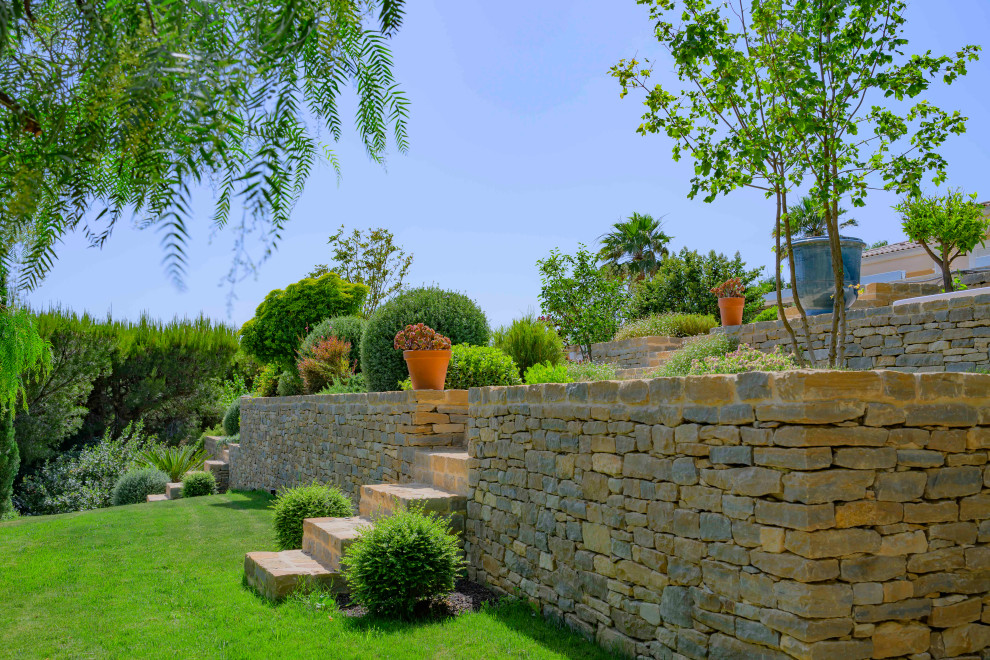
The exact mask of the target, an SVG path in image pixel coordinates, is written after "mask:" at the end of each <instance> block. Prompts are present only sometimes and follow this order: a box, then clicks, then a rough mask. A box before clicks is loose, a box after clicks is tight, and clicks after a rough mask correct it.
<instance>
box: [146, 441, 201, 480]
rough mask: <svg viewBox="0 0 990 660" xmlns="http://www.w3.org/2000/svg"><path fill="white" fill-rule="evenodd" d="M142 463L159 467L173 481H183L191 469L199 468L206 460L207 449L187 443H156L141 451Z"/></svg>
mask: <svg viewBox="0 0 990 660" xmlns="http://www.w3.org/2000/svg"><path fill="white" fill-rule="evenodd" d="M140 460H141V463H142V464H144V465H146V466H148V467H153V468H158V469H159V470H161V471H162V472H164V473H165V474H167V475H168V478H169V479H170V480H172V481H181V480H182V475H184V474H185V473H186V472H188V471H189V470H198V469H200V468H202V467H203V461H205V460H206V451H205V450H203V449H197V448H196V447H193V446H190V445H187V446H185V447H162V446H159V445H155V446H153V447H150V448H148V449H145V450H144V451H142V452H141V456H140Z"/></svg>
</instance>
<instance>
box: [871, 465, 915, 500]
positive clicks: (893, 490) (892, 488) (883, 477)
mask: <svg viewBox="0 0 990 660" xmlns="http://www.w3.org/2000/svg"><path fill="white" fill-rule="evenodd" d="M927 483H928V477H927V475H925V474H924V473H922V472H882V473H880V474H878V475H877V479H876V486H875V487H874V490H875V491H876V494H877V499H878V500H880V501H884V502H910V501H911V500H916V499H919V498H920V497H921V496H922V494H923V493H924V492H925V486H926V484H927Z"/></svg>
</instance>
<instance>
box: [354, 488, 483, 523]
mask: <svg viewBox="0 0 990 660" xmlns="http://www.w3.org/2000/svg"><path fill="white" fill-rule="evenodd" d="M412 504H416V505H417V506H420V505H421V506H422V507H423V512H424V513H429V512H431V511H432V512H436V513H438V514H440V515H443V516H448V517H449V518H450V520H451V528H452V529H453V530H454V531H457V532H463V531H464V518H465V513H466V511H467V497H465V496H464V495H458V494H456V493H451V492H449V491H446V490H441V489H439V488H436V487H435V486H433V485H430V484H421V483H411V484H374V485H368V486H361V502H360V504H359V505H358V512H359V513H360V514H361V515H362V516H366V517H372V516H388V515H391V514H392V513H394V512H395V511H396V510H398V509H399V508H402V507H406V508H408V507H409V506H410V505H412Z"/></svg>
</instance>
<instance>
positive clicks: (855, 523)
mask: <svg viewBox="0 0 990 660" xmlns="http://www.w3.org/2000/svg"><path fill="white" fill-rule="evenodd" d="M903 519H904V505H903V504H901V503H900V502H877V501H875V500H860V501H858V502H844V503H841V504H837V505H836V506H835V525H836V527H840V528H846V527H873V526H876V525H892V524H894V523H898V522H900V521H901V520H903Z"/></svg>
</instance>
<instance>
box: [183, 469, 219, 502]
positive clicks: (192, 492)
mask: <svg viewBox="0 0 990 660" xmlns="http://www.w3.org/2000/svg"><path fill="white" fill-rule="evenodd" d="M216 492H217V480H216V477H214V476H213V473H212V472H200V471H195V472H186V474H185V476H183V477H182V497H200V496H202V495H213V494H215V493H216Z"/></svg>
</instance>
